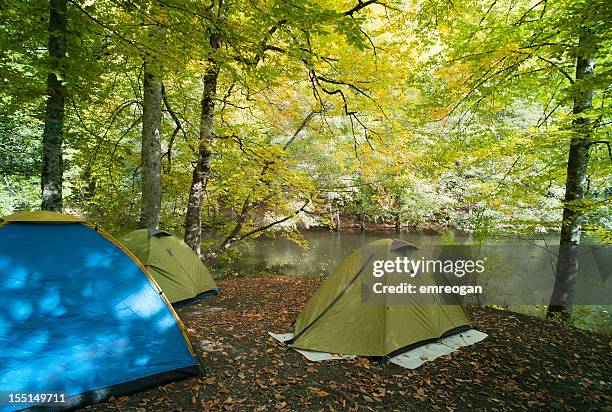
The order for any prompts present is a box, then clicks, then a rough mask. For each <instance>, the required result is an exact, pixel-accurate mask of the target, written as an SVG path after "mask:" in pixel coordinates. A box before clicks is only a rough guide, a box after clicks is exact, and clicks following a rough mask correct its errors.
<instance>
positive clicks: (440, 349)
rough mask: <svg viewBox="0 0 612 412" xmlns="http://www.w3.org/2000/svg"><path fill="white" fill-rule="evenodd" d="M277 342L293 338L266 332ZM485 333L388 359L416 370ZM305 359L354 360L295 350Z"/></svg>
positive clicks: (458, 337)
mask: <svg viewBox="0 0 612 412" xmlns="http://www.w3.org/2000/svg"><path fill="white" fill-rule="evenodd" d="M268 333H269V334H270V336H272V337H273V338H274V339H276V340H277V341H279V342H281V343H284V342H286V341H288V340H290V339H292V338H293V333H272V332H268ZM487 336H488V335H487V334H486V333H482V332H479V331H477V330H475V329H468V330H466V331H464V332H461V333H457V334H455V335H451V336H448V337H446V338H442V339H440V340H438V341H435V342H430V343H426V344H424V345H421V346H418V347H416V348H413V349H410V350H408V351H406V352H403V353H400V354H399V355H396V356H393V357H392V358H389V361H390V362H392V363H394V364H396V365H398V366H401V367H402V368H406V369H416V368H418V367H419V366H421V365H422V364H424V363H425V362H428V361H432V360H434V359H436V358H438V357H440V356H443V355H448V354H449V353H452V352H455V351H457V350H459V348H462V347H464V346H470V345H473V344H475V343H478V342H480V341H482V340H484V339H486V337H487ZM292 349H294V350H296V351H297V352H299V353H300V354H302V355H303V356H304V357H305V358H306V359H308V360H309V361H313V362H318V361H325V360H333V359H354V358H356V357H357V356H355V355H342V354H337V353H327V352H315V351H309V350H303V349H295V348H292Z"/></svg>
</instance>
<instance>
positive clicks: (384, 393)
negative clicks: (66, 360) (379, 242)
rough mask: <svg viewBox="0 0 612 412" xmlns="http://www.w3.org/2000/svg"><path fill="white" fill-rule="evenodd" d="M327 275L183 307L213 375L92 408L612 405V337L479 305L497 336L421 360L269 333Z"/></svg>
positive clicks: (478, 323) (233, 282)
mask: <svg viewBox="0 0 612 412" xmlns="http://www.w3.org/2000/svg"><path fill="white" fill-rule="evenodd" d="M319 284H320V279H297V278H293V277H291V278H290V277H271V276H270V277H246V278H238V279H227V280H223V281H220V282H219V286H220V288H221V290H222V294H221V295H219V296H217V297H214V298H212V299H209V300H205V301H201V302H198V303H195V304H193V305H191V306H189V307H187V308H183V309H181V310H179V315H180V317H181V318H182V319H183V321H184V323H185V325H186V327H187V329H188V331H189V334H190V336H191V341H192V343H193V345H194V347H195V348H196V350H197V352H198V354H199V356H200V357H201V359H202V361H203V365H204V368H205V370H206V375H205V376H202V377H199V378H191V379H187V380H183V381H179V382H174V383H170V384H167V385H163V386H160V387H157V388H154V389H150V390H147V391H143V392H140V393H137V394H134V395H131V396H124V397H119V398H111V399H110V400H109V401H108V402H105V403H101V404H98V405H94V406H91V407H89V408H88V409H93V410H101V411H103V410H133V411H138V412H143V411H149V410H163V411H171V410H183V411H187V410H226V411H231V410H258V411H264V410H266V411H275V410H278V411H302V410H312V411H319V410H325V411H343V410H352V411H356V410H385V411H387V410H388V411H428V410H436V411H455V410H457V411H461V410H465V411H467V410H470V411H472V410H477V411H479V410H489V411H502V410H551V411H565V410H570V411H571V410H576V411H591V410H592V411H612V338H610V337H609V336H605V335H599V334H594V333H589V332H585V331H582V330H579V329H576V328H573V327H570V326H564V325H556V324H551V323H547V322H545V321H543V320H540V319H537V318H533V317H529V316H524V315H519V314H516V313H513V312H504V311H498V310H495V309H491V308H486V307H473V308H469V312H470V318H471V320H472V322H473V326H474V327H475V328H476V329H478V330H480V331H483V332H485V333H487V334H488V335H489V337H488V338H487V339H485V340H484V341H482V342H479V343H477V344H475V345H472V346H468V347H464V348H461V349H460V350H459V351H457V352H454V353H452V354H450V355H447V356H443V357H440V358H438V359H436V360H434V361H432V362H427V363H425V364H424V365H423V366H421V367H420V368H418V369H415V370H407V369H402V368H400V367H399V366H396V365H393V364H381V363H379V362H375V361H369V360H368V359H366V358H358V359H356V360H341V361H340V360H338V361H326V362H317V363H314V362H309V361H308V360H306V359H305V358H304V357H303V356H302V355H300V354H299V353H297V352H295V351H293V350H291V349H289V348H287V347H285V346H284V345H282V344H280V343H278V342H276V341H275V340H273V339H272V338H270V337H269V335H268V332H269V331H273V332H289V331H291V327H290V325H291V322H292V321H293V320H294V319H295V318H296V316H297V315H298V313H299V312H300V310H301V309H302V307H303V306H304V305H305V303H306V302H307V300H308V298H309V297H310V296H311V294H312V293H313V292H314V291H315V290H316V288H317V286H318V285H319Z"/></svg>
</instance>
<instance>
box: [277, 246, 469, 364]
mask: <svg viewBox="0 0 612 412" xmlns="http://www.w3.org/2000/svg"><path fill="white" fill-rule="evenodd" d="M416 249H417V248H416V247H415V246H413V245H411V244H409V243H406V242H404V241H401V240H392V239H383V240H377V241H374V242H371V243H369V244H368V245H366V246H364V247H362V248H361V249H358V250H357V251H355V252H353V253H352V254H350V255H349V256H347V257H346V258H345V259H344V260H343V261H342V262H341V263H340V264H339V265H338V266H337V267H336V269H335V270H334V271H333V273H332V274H331V275H329V277H328V278H327V279H326V280H325V281H324V282H323V283H322V284H321V286H320V287H319V288H318V289H317V291H316V292H315V293H314V295H313V296H312V298H311V299H310V301H309V302H308V303H307V304H306V307H305V308H304V310H303V311H302V312H301V313H300V315H299V316H298V318H297V320H296V322H295V328H294V337H293V339H291V340H290V341H289V342H287V343H289V344H290V345H291V346H292V347H294V348H296V349H305V350H311V351H318V352H330V353H341V354H346V355H349V354H350V355H359V356H389V355H391V356H393V354H397V353H400V352H403V351H405V350H408V349H410V348H412V347H416V346H420V345H422V344H424V343H427V342H430V341H433V340H437V339H440V338H442V337H446V336H450V335H452V334H455V333H459V332H462V331H464V330H467V329H469V328H470V321H469V319H468V316H467V313H466V311H465V309H464V308H463V306H461V305H460V304H459V302H458V301H457V300H456V298H455V297H454V296H451V297H450V298H449V297H448V296H445V297H442V296H436V295H434V296H432V298H433V300H432V299H428V300H427V302H423V301H419V299H422V298H420V297H418V296H416V295H410V294H406V295H402V296H401V297H400V298H399V299H403V300H404V301H403V302H401V304H398V303H399V302H397V301H394V302H393V303H394V304H373V303H367V304H366V303H362V293H363V291H362V282H363V279H365V277H366V276H371V275H372V271H373V262H374V261H375V260H394V259H396V257H398V256H406V254H407V253H410V252H411V251H414V250H416ZM415 279H417V280H416V281H418V282H422V284H428V283H427V282H430V281H431V282H432V283H435V282H434V280H433V279H432V278H431V277H429V276H418V277H415V278H413V281H414V280H415ZM432 301H433V302H443V303H444V304H431V303H430V302H432ZM449 303H454V304H449Z"/></svg>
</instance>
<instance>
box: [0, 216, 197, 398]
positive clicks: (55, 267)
mask: <svg viewBox="0 0 612 412" xmlns="http://www.w3.org/2000/svg"><path fill="white" fill-rule="evenodd" d="M33 239H35V241H34V240H33ZM33 243H36V244H37V246H36V247H33ZM40 243H44V244H45V247H44V248H41V247H40ZM0 250H2V255H1V256H2V257H0V262H1V266H0V268H1V269H0V270H1V271H0V275H1V276H0V279H2V282H0V298H1V300H2V302H3V305H2V306H0V347H1V348H2V350H1V351H0V391H21V392H23V391H41V390H44V391H46V392H52V391H66V392H67V395H68V396H73V395H78V394H80V393H83V392H88V391H92V390H95V391H98V390H99V389H101V388H102V389H103V388H111V387H113V386H115V385H123V384H127V383H129V382H135V381H139V380H143V382H146V379H148V377H150V376H153V375H159V374H164V373H170V372H172V371H175V370H183V369H188V370H190V371H191V372H189V373H188V374H193V373H196V372H197V371H198V370H199V369H198V368H197V363H196V360H195V358H194V356H193V354H192V353H191V351H190V348H189V346H188V345H187V344H186V342H185V338H184V336H183V334H182V332H181V330H180V328H179V325H178V324H177V320H176V318H175V317H174V315H173V314H172V312H171V311H170V309H169V308H168V306H167V304H166V303H165V302H164V300H163V299H162V297H161V296H160V294H159V292H158V290H157V288H156V287H155V286H154V285H153V283H151V281H150V280H149V279H148V277H147V276H146V275H145V273H143V271H142V270H141V269H140V268H139V267H138V265H137V264H136V263H135V262H134V261H133V260H132V259H131V258H130V257H129V256H128V255H126V254H125V253H124V252H123V251H122V250H121V249H120V248H118V247H117V246H116V245H114V244H113V243H112V242H111V241H110V240H108V239H107V238H105V237H104V236H103V235H102V234H100V233H99V232H96V231H94V230H92V229H91V228H89V227H87V226H84V225H81V224H69V225H68V224H66V225H45V224H21V223H20V224H9V225H6V226H4V227H2V228H0ZM7 256H10V257H7ZM28 275H35V277H37V278H38V279H37V280H34V279H32V277H33V276H29V277H28ZM7 279H8V282H7ZM16 280H17V281H19V280H23V284H22V283H18V282H17V281H16ZM16 285H19V288H17V287H15V286H16ZM192 368H193V371H192ZM194 371H195V372H194ZM184 373H185V372H183V376H184ZM171 376H174V375H171V374H170V375H168V378H167V379H172V378H171ZM141 385H142V384H141ZM104 393H108V392H104V391H102V392H96V393H95V394H93V395H87V397H85V398H86V399H90V398H91V397H94V398H95V397H100V396H104ZM75 399H78V398H75ZM76 402H77V404H78V400H77V401H76Z"/></svg>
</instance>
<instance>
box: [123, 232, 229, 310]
mask: <svg viewBox="0 0 612 412" xmlns="http://www.w3.org/2000/svg"><path fill="white" fill-rule="evenodd" d="M120 240H121V243H123V244H124V245H125V246H126V247H127V248H128V249H129V250H130V251H131V252H132V253H133V254H134V255H135V256H136V257H137V258H138V259H139V260H140V261H141V262H142V264H143V265H145V266H146V268H147V269H148V270H149V272H150V273H151V275H152V276H153V277H154V278H155V280H156V281H157V283H158V284H159V286H160V287H161V289H162V290H163V291H164V294H165V295H166V296H167V297H168V300H170V302H172V304H173V305H174V306H180V305H183V304H186V303H190V302H192V301H194V300H197V299H200V298H203V297H206V296H210V295H215V294H217V293H219V288H218V287H217V284H216V283H215V281H214V280H213V278H212V276H211V275H210V272H209V271H208V269H207V268H206V266H204V263H202V261H201V260H200V259H199V258H198V256H197V255H196V254H195V253H194V252H193V251H192V250H191V249H190V248H189V246H187V245H186V244H185V243H184V242H183V241H182V240H181V239H179V238H177V237H176V236H173V235H172V234H171V233H168V232H166V231H164V230H159V229H139V230H134V231H133V232H130V233H128V234H127V235H125V236H123V237H121V238H120Z"/></svg>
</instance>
